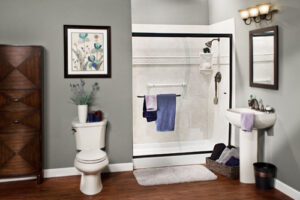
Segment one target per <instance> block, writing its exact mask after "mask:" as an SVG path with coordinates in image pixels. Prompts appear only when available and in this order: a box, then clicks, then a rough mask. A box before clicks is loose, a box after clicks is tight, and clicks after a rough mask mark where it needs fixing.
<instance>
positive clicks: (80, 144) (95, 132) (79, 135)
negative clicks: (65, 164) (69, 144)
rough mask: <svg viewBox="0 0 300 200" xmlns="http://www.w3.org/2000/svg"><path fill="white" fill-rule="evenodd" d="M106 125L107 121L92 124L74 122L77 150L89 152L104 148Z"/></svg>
mask: <svg viewBox="0 0 300 200" xmlns="http://www.w3.org/2000/svg"><path fill="white" fill-rule="evenodd" d="M106 124H107V120H103V121H101V122H91V123H79V122H78V121H77V122H76V121H74V122H72V127H73V130H74V135H75V141H76V149H77V150H89V149H101V148H104V147H105V132H106Z"/></svg>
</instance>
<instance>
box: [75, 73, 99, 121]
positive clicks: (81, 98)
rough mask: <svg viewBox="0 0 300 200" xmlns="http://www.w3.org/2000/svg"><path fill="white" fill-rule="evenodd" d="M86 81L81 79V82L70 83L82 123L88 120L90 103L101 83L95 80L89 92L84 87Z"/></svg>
mask: <svg viewBox="0 0 300 200" xmlns="http://www.w3.org/2000/svg"><path fill="white" fill-rule="evenodd" d="M84 86H85V81H84V80H81V79H80V84H79V83H77V84H72V83H71V84H70V88H71V92H72V96H71V101H72V103H74V104H75V105H77V112H78V119H79V122H80V123H85V122H86V120H87V113H88V104H90V103H91V102H92V100H93V99H94V97H95V93H96V92H97V91H98V90H99V85H98V83H97V82H95V83H94V84H93V85H92V90H91V91H90V92H87V91H86V90H85V88H84Z"/></svg>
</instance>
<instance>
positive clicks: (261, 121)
mask: <svg viewBox="0 0 300 200" xmlns="http://www.w3.org/2000/svg"><path fill="white" fill-rule="evenodd" d="M241 113H253V114H254V115H255V116H254V126H253V128H254V129H266V128H269V127H271V126H273V125H274V124H275V122H276V114H275V113H266V112H261V111H256V110H253V109H250V108H232V109H228V110H227V111H226V118H227V120H228V121H229V122H230V123H231V124H233V125H234V126H236V127H238V128H241Z"/></svg>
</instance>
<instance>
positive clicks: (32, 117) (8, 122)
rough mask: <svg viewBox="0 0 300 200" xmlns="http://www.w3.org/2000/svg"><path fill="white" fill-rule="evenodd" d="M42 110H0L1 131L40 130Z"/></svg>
mask: <svg viewBox="0 0 300 200" xmlns="http://www.w3.org/2000/svg"><path fill="white" fill-rule="evenodd" d="M40 120H41V119H40V112H39V111H33V112H0V133H11V132H12V133H16V132H29V131H39V130H40Z"/></svg>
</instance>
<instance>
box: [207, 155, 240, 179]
mask: <svg viewBox="0 0 300 200" xmlns="http://www.w3.org/2000/svg"><path fill="white" fill-rule="evenodd" d="M206 167H207V168H208V169H210V170H212V171H214V172H216V173H219V174H221V175H223V176H226V177H228V178H231V179H238V178H239V170H240V167H239V166H234V167H231V166H227V165H224V164H221V163H218V162H216V161H214V160H211V159H210V158H209V157H207V158H206Z"/></svg>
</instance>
